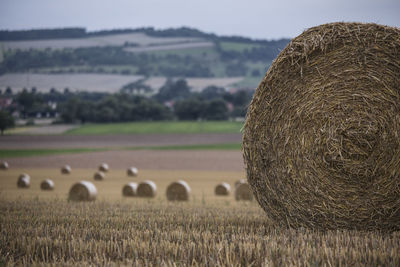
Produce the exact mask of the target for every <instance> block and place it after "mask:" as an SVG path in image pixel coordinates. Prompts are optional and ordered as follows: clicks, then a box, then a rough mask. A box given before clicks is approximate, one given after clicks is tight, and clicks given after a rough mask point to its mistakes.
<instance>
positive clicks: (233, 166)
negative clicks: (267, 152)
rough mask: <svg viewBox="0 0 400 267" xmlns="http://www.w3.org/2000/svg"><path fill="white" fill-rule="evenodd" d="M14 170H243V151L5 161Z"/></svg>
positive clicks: (136, 152) (145, 152)
mask: <svg viewBox="0 0 400 267" xmlns="http://www.w3.org/2000/svg"><path fill="white" fill-rule="evenodd" d="M5 160H7V162H8V163H9V164H10V166H11V167H12V168H58V167H61V166H63V165H65V164H69V165H71V167H72V168H93V169H95V168H96V167H97V166H98V165H99V164H101V163H102V162H106V163H108V164H109V165H110V168H112V169H125V168H128V167H129V166H136V167H137V168H139V169H149V170H201V171H244V167H243V166H244V165H243V158H242V154H241V152H240V151H218V150H217V151H212V150H164V151H160V150H134V151H104V152H90V153H79V154H63V155H52V156H39V157H23V158H10V159H5Z"/></svg>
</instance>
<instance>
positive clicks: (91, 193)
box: [69, 181, 97, 201]
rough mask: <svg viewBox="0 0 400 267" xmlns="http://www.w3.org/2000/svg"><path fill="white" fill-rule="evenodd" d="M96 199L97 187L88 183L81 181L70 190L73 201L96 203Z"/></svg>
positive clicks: (70, 197)
mask: <svg viewBox="0 0 400 267" xmlns="http://www.w3.org/2000/svg"><path fill="white" fill-rule="evenodd" d="M96 197H97V189H96V186H95V185H94V184H93V183H91V182H88V181H80V182H79V183H76V184H74V185H73V186H72V187H71V189H70V190H69V199H70V200H73V201H94V200H96Z"/></svg>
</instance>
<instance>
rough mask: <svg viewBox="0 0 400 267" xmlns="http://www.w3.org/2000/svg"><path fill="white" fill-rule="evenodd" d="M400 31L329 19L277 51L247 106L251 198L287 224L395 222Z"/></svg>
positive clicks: (391, 225) (395, 226) (374, 225)
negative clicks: (277, 53)
mask: <svg viewBox="0 0 400 267" xmlns="http://www.w3.org/2000/svg"><path fill="white" fill-rule="evenodd" d="M399 74H400V29H399V28H393V27H387V26H382V25H377V24H372V23H370V24H363V23H332V24H325V25H321V26H318V27H314V28H311V29H309V30H307V31H305V32H304V33H302V34H301V35H299V36H298V37H296V38H294V39H293V40H292V41H291V42H290V43H289V44H288V46H287V47H286V48H285V49H284V50H283V51H282V52H281V53H280V55H279V56H278V57H277V58H276V59H275V61H274V62H273V64H272V65H271V67H270V68H269V70H268V72H267V74H266V75H265V77H264V79H263V80H262V82H261V83H260V85H259V86H258V88H257V90H256V92H255V95H254V97H253V100H252V102H251V104H250V106H249V109H248V112H247V118H246V122H245V125H244V131H243V156H244V160H245V164H246V171H247V178H248V181H249V184H250V185H251V187H252V190H253V192H254V195H255V198H256V199H257V201H258V202H259V204H260V205H261V207H262V208H263V209H264V210H265V211H266V213H267V216H269V217H270V218H271V219H272V220H274V221H276V222H277V223H279V224H281V225H282V224H283V225H287V226H289V227H308V228H313V229H322V230H327V229H357V230H382V231H392V230H399V229H400V75H399Z"/></svg>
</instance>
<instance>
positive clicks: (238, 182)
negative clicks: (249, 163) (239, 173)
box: [235, 179, 247, 187]
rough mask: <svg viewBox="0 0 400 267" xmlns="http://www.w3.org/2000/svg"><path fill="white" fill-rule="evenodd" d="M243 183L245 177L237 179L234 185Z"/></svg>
mask: <svg viewBox="0 0 400 267" xmlns="http://www.w3.org/2000/svg"><path fill="white" fill-rule="evenodd" d="M243 183H247V181H246V179H240V180H237V181H236V182H235V187H236V186H237V185H238V184H243Z"/></svg>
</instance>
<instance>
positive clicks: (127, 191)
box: [122, 183, 138, 197]
mask: <svg viewBox="0 0 400 267" xmlns="http://www.w3.org/2000/svg"><path fill="white" fill-rule="evenodd" d="M137 187H138V184H137V183H128V184H126V185H124V187H123V188H122V195H123V196H124V197H135V196H136V194H137Z"/></svg>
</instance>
